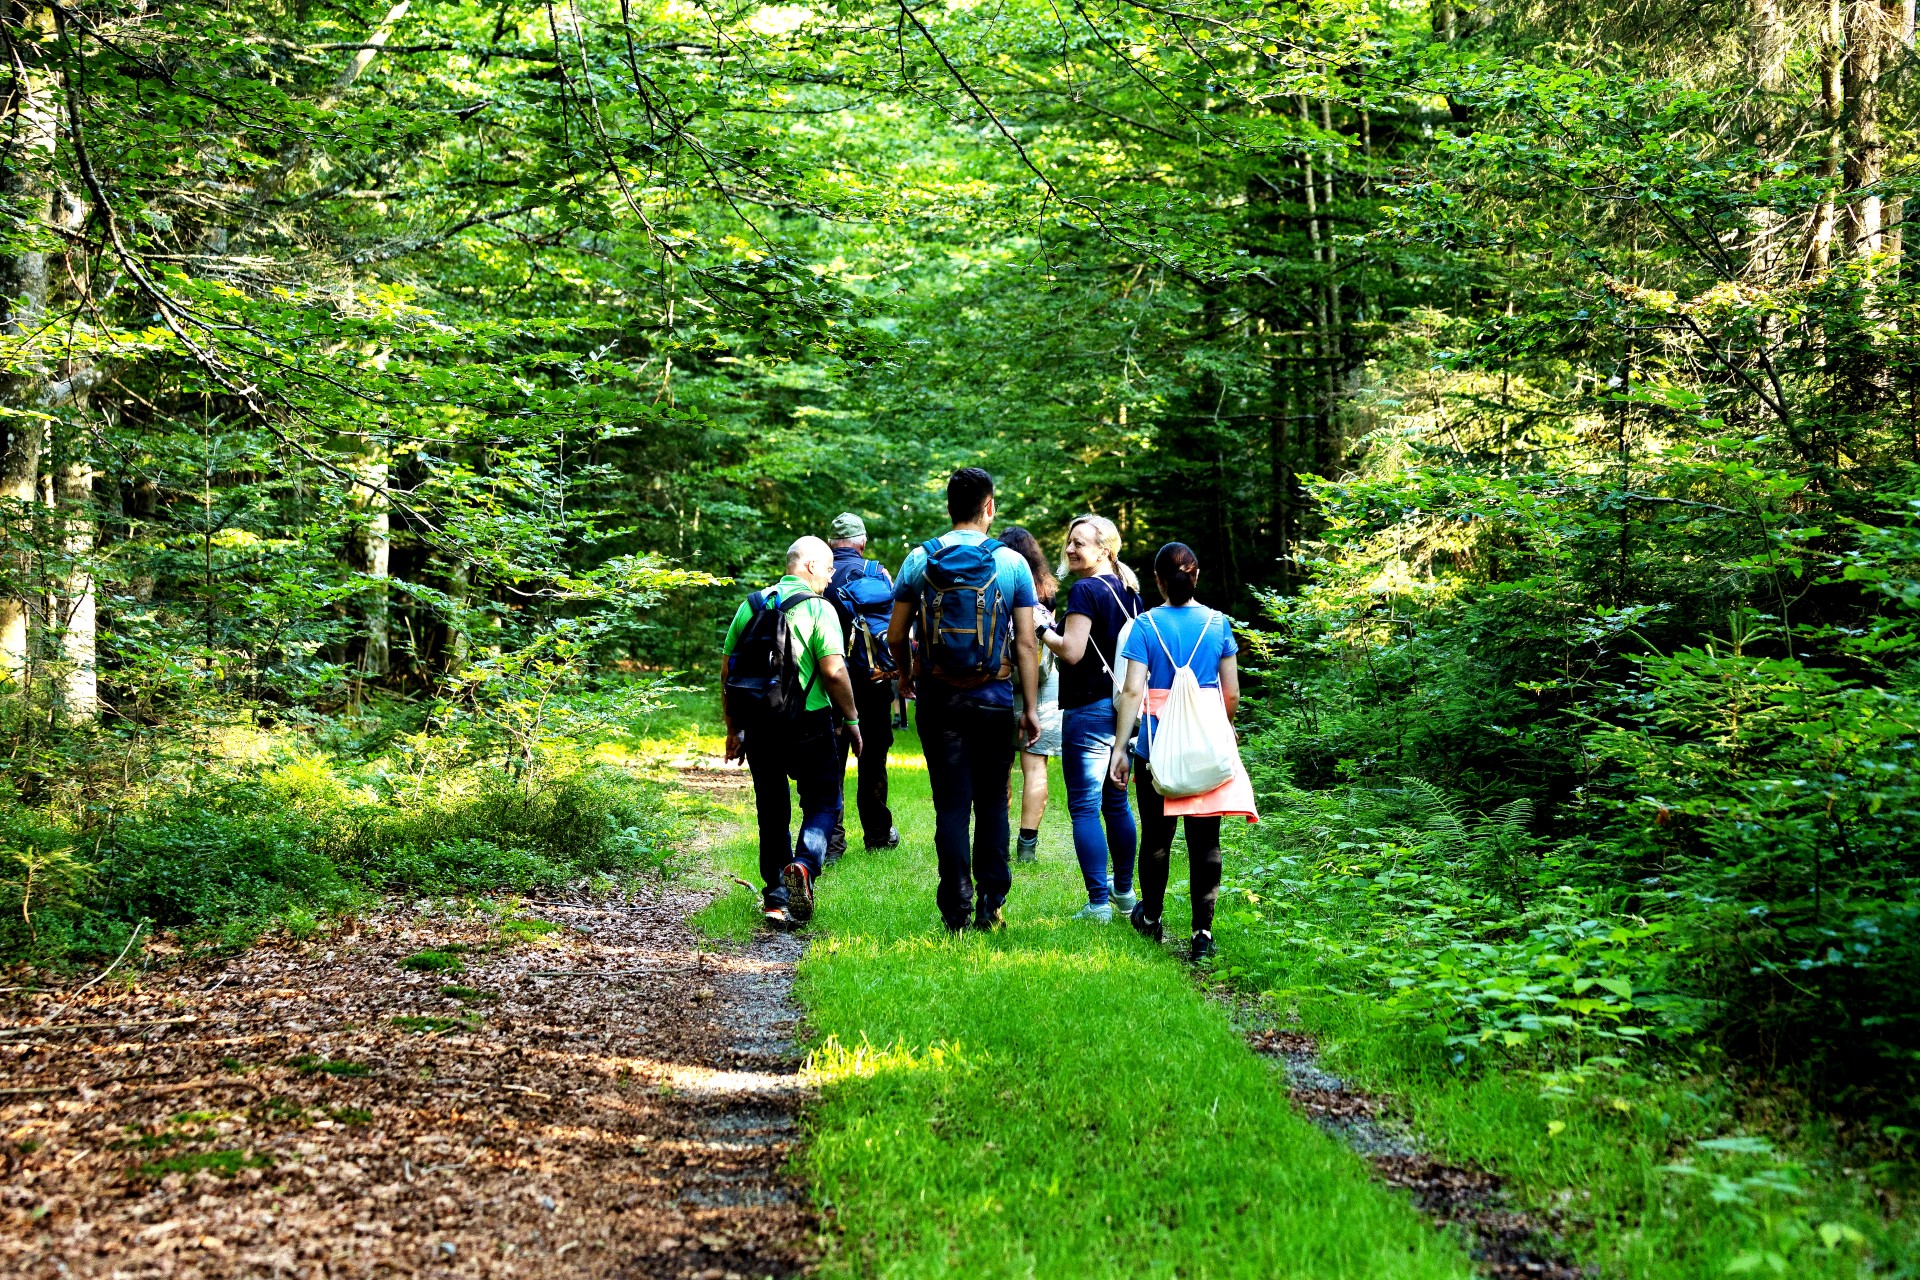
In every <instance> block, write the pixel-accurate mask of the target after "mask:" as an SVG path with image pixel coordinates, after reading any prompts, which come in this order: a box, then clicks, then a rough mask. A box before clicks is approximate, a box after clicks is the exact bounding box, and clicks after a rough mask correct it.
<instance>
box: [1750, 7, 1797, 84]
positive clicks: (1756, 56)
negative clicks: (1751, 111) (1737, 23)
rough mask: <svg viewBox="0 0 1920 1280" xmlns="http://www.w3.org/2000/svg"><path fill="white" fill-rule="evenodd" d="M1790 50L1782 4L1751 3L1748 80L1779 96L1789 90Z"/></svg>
mask: <svg viewBox="0 0 1920 1280" xmlns="http://www.w3.org/2000/svg"><path fill="white" fill-rule="evenodd" d="M1787 50H1788V36H1787V22H1786V18H1785V16H1784V15H1783V14H1782V13H1781V12H1780V0H1747V76H1748V78H1750V79H1751V80H1752V81H1753V87H1754V88H1756V89H1758V90H1760V92H1762V93H1765V94H1775V93H1778V92H1780V91H1781V90H1782V89H1784V88H1785V87H1786V83H1787Z"/></svg>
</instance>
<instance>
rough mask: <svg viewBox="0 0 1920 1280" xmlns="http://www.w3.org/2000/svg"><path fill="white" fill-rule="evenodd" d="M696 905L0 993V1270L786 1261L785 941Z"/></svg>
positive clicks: (624, 907) (588, 908)
mask: <svg viewBox="0 0 1920 1280" xmlns="http://www.w3.org/2000/svg"><path fill="white" fill-rule="evenodd" d="M703 902H704V898H702V897H701V896H700V895H697V894H695V893H692V892H689V891H685V890H681V889H676V888H672V887H668V888H662V889H654V890H649V891H647V893H646V895H645V896H641V897H637V898H634V899H629V900H625V901H603V902H586V901H580V902H554V903H544V904H536V905H533V906H530V907H529V908H528V909H527V911H526V912H525V914H526V915H529V916H532V917H536V918H538V919H541V920H546V921H550V922H552V923H554V924H556V925H560V926H562V927H561V928H560V929H559V930H558V931H556V932H553V933H550V934H547V935H546V936H544V937H539V938H535V939H533V940H532V941H528V942H519V943H515V944H512V945H506V946H503V945H501V943H500V936H501V935H500V934H499V932H498V931H497V930H496V929H495V928H494V927H493V925H492V924H491V922H490V921H488V920H487V919H486V918H485V917H479V918H472V917H468V918H458V917H453V916H445V915H431V914H407V913H400V912H394V913H388V914H382V915H378V916H374V917H371V918H366V919H362V920H360V921H358V922H357V923H355V924H353V925H351V926H349V927H348V928H347V929H345V930H343V931H341V932H336V933H334V934H332V935H330V936H326V937H323V938H317V939H315V940H312V941H308V942H296V941H292V940H285V939H282V940H270V941H267V942H265V943H263V944H261V945H259V946H257V947H255V948H253V949H251V950H249V951H247V952H246V953H244V954H241V955H238V956H234V957H230V958H226V959H218V960H210V961H202V962H192V963H188V962H180V963H177V964H175V965H174V966H173V967H171V968H167V969H159V968H155V969H152V970H150V971H148V972H146V973H144V974H141V975H138V976H137V977H136V978H135V979H134V980H133V981H131V982H130V983H126V984H124V985H116V984H115V983H114V982H109V983H104V984H102V985H100V986H98V987H96V988H94V989H93V990H92V991H89V992H87V993H85V994H84V995H82V996H81V997H80V998H79V999H78V1000H77V1001H76V1002H75V1003H74V1005H73V1007H72V1008H65V1009H63V1008H61V1001H62V1000H63V999H65V997H64V996H62V995H58V994H55V995H51V996H50V995H46V994H41V995H26V994H19V993H15V994H11V995H5V996H0V1064H4V1070H0V1152H3V1153H4V1160H5V1184H4V1187H0V1273H4V1274H8V1275H22V1276H26V1275H35V1276H40V1275H44V1276H54V1275H59V1276H102V1277H105V1276H111V1277H116V1278H128V1280H131V1278H133V1277H148V1276H165V1277H226V1276H236V1277H237V1276H258V1275H276V1276H279V1275H286V1276H293V1277H322V1276H328V1277H330V1276H337V1275H346V1274H352V1275H356V1276H360V1275H371V1274H374V1273H376V1272H378V1273H385V1274H396V1273H397V1274H409V1275H411V1274H428V1273H431V1274H434V1275H449V1276H456V1275H457V1276H482V1275H485V1276H502V1277H504V1276H530V1277H531V1276H538V1277H550V1276H567V1277H572V1276H581V1277H587V1276H615V1275H617V1276H622V1277H629V1276H630V1277H694V1278H699V1280H746V1278H749V1277H752V1278H758V1277H763V1276H790V1275H795V1274H798V1273H799V1272H800V1271H801V1270H802V1269H803V1268H804V1267H805V1266H806V1265H807V1264H808V1263H809V1261H810V1260H811V1258H812V1256H813V1241H814V1239H815V1233H816V1231H817V1223H816V1222H815V1219H814V1217H813V1215H812V1213H811V1212H810V1210H809V1209H808V1208H807V1207H806V1200H805V1193H804V1190H803V1188H802V1187H801V1186H800V1185H799V1184H798V1183H797V1182H796V1181H795V1180H794V1179H793V1178H792V1177H791V1176H790V1175H789V1173H788V1155H789V1152H790V1151H791V1149H792V1147H793V1144H794V1142H795V1141H796V1140H797V1138H798V1136H799V1134H798V1128H797V1123H796V1110H797V1108H798V1106H799V1104H800V1102H801V1100H802V1096H803V1086H802V1083H801V1080H800V1077H799V1076H798V1075H797V1073H796V1065H797V1064H796V1062H795V1060H794V1052H793V1047H792V1036H793V1029H794V1020H795V1017H796V1011H795V1010H794V1008H793V1007H792V1005H791V1003H790V1001H789V998H788V991H789V987H790V985H791V980H792V967H793V961H794V959H795V958H796V957H797V956H798V954H799V950H800V946H799V943H798V942H797V941H796V940H794V939H791V938H780V937H762V938H758V939H756V940H755V941H754V942H752V943H751V944H749V945H747V946H746V947H744V948H741V949H739V950H735V951H714V950H706V949H703V947H702V945H701V944H700V942H699V941H698V940H697V938H696V937H695V935H694V934H693V932H692V931H691V930H690V929H689V927H688V926H687V924H686V918H687V915H688V913H689V912H691V911H692V910H695V909H697V908H698V907H699V906H700V905H702V903H703ZM453 948H465V949H464V950H457V951H453V952H452V953H453V954H455V955H457V956H458V957H459V961H460V963H461V965H462V967H461V969H460V970H459V971H451V970H449V971H445V972H421V971H416V970H411V969H407V968H402V967H401V965H400V961H401V960H403V959H405V958H407V957H409V956H411V955H414V954H415V953H417V952H420V951H422V950H436V951H441V952H447V951H449V950H450V949H453ZM150 954H151V953H150ZM56 1011H57V1016H56V1017H53V1018H51V1019H49V1017H48V1015H49V1014H53V1013H55V1012H56ZM396 1020H399V1021H396ZM49 1022H51V1023H52V1024H53V1025H48V1023H49Z"/></svg>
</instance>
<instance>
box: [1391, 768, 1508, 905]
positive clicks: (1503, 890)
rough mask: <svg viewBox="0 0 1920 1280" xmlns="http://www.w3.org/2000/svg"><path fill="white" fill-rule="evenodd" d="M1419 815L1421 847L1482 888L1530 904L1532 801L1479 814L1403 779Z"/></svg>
mask: <svg viewBox="0 0 1920 1280" xmlns="http://www.w3.org/2000/svg"><path fill="white" fill-rule="evenodd" d="M1401 781H1402V782H1404V783H1405V784H1406V788H1407V793H1408V795H1409V797H1410V798H1411V799H1412V800H1413V802H1414V807H1415V809H1416V810H1417V813H1418V823H1417V829H1418V830H1419V831H1420V832H1421V834H1422V837H1423V838H1422V839H1421V840H1420V841H1419V842H1418V843H1419V845H1420V846H1421V847H1422V848H1424V849H1426V850H1427V851H1429V852H1431V853H1433V854H1435V855H1437V856H1439V857H1440V858H1441V859H1442V860H1444V861H1445V862H1446V863H1447V865H1448V866H1449V867H1450V868H1452V869H1453V870H1454V871H1456V872H1459V873H1462V874H1465V875H1467V876H1469V877H1471V878H1472V879H1473V880H1474V881H1476V882H1477V883H1478V884H1479V885H1480V886H1481V887H1482V888H1485V889H1487V890H1489V891H1491V892H1495V893H1500V894H1503V895H1507V896H1510V897H1511V898H1513V900H1514V901H1515V902H1524V901H1525V900H1526V896H1527V894H1526V890H1527V885H1528V881H1529V880H1530V878H1531V877H1530V876H1529V875H1528V874H1527V871H1528V864H1529V863H1530V862H1531V860H1532V858H1533V855H1534V851H1535V848H1536V846H1537V844H1538V842H1537V841H1536V840H1535V839H1534V836H1533V833H1532V832H1531V831H1530V830H1529V828H1530V827H1531V825H1532V823H1533V801H1532V800H1530V799H1526V798H1522V799H1519V800H1509V801H1508V802H1507V803H1505V804H1503V805H1501V806H1500V807H1499V808H1497V809H1495V810H1493V811H1492V812H1490V813H1477V812H1475V811H1473V810H1472V809H1470V808H1468V807H1467V805H1466V804H1465V803H1464V802H1462V801H1461V800H1460V799H1459V797H1457V796H1453V795H1449V794H1448V793H1447V792H1446V790H1445V789H1444V788H1442V787H1439V786H1436V785H1435V784H1434V783H1432V782H1429V781H1428V780H1427V779H1425V778H1403V779H1402V780H1401Z"/></svg>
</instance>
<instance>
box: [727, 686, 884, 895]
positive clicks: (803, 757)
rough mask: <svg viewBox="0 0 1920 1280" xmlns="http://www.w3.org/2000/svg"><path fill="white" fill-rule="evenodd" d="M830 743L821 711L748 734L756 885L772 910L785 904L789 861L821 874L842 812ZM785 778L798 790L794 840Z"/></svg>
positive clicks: (829, 721) (829, 723) (828, 723)
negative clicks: (756, 831)
mask: <svg viewBox="0 0 1920 1280" xmlns="http://www.w3.org/2000/svg"><path fill="white" fill-rule="evenodd" d="M862 727H863V728H864V727H865V726H864V725H862ZM833 739H834V732H833V715H832V713H831V712H830V711H827V710H825V709H822V710H819V711H808V712H805V713H803V714H802V715H800V716H798V717H796V718H794V719H793V720H791V721H788V722H786V723H783V724H776V725H771V726H766V727H752V728H749V729H748V730H747V768H748V769H749V770H750V771H751V772H752V773H753V805H754V808H755V810H757V811H758V813H759V817H760V881H761V883H762V884H764V885H766V886H767V887H766V889H765V890H764V892H763V893H762V895H761V896H762V897H763V898H764V899H765V901H766V904H767V905H768V906H770V907H783V906H785V905H786V904H787V891H786V889H785V888H784V887H783V886H782V885H781V883H780V873H781V872H782V871H783V870H785V869H786V865H787V864H788V863H789V862H798V863H799V864H800V865H802V866H804V867H805V868H806V869H807V870H808V871H809V872H810V873H811V874H813V875H816V876H817V875H819V874H820V860H821V858H823V857H824V856H825V855H826V852H827V833H828V832H829V831H831V830H833V823H834V819H835V818H837V817H838V816H839V814H840V770H839V768H838V767H837V766H838V763H839V759H840V757H839V753H838V752H837V751H836V750H835V748H834V742H833ZM789 778H791V779H792V780H793V781H794V782H796V783H798V784H799V787H800V839H799V841H798V842H796V841H795V840H794V838H793V833H792V829H791V823H792V820H793V811H792V807H791V801H792V796H791V795H790V794H789V792H788V789H787V780H788V779H789Z"/></svg>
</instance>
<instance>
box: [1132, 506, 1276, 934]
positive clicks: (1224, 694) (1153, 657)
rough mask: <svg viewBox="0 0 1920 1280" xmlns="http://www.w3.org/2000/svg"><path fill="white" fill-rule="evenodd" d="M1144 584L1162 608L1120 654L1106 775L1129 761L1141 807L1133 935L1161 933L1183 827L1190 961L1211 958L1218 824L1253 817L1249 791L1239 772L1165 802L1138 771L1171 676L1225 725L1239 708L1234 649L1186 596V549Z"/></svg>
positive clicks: (1167, 555)
mask: <svg viewBox="0 0 1920 1280" xmlns="http://www.w3.org/2000/svg"><path fill="white" fill-rule="evenodd" d="M1153 576H1154V579H1155V581H1156V582H1158V583H1159V586H1160V594H1161V595H1162V596H1164V597H1166V601H1167V602H1166V603H1165V604H1164V605H1161V606H1160V607H1159V608H1158V609H1154V610H1152V611H1151V612H1149V613H1148V614H1146V615H1145V616H1144V617H1142V618H1141V619H1140V621H1139V622H1138V623H1136V624H1135V625H1134V628H1133V631H1132V633H1131V634H1129V635H1128V637H1127V643H1126V646H1125V647H1124V648H1123V649H1122V650H1121V651H1120V653H1121V656H1122V657H1125V658H1131V659H1132V660H1133V661H1134V662H1136V663H1138V664H1139V665H1138V666H1136V667H1134V668H1133V670H1132V671H1131V672H1129V673H1128V676H1127V683H1126V687H1125V689H1123V690H1122V691H1121V695H1120V698H1119V707H1118V719H1117V723H1116V733H1117V738H1118V741H1117V742H1116V744H1115V746H1114V748H1113V752H1112V756H1111V760H1110V762H1109V776H1110V777H1111V779H1112V780H1113V781H1114V782H1116V783H1118V784H1120V785H1121V786H1125V785H1126V781H1127V774H1128V773H1129V772H1130V771H1132V770H1133V769H1134V766H1135V763H1136V762H1135V760H1134V759H1133V756H1134V755H1136V754H1137V755H1138V757H1139V759H1138V762H1137V763H1138V773H1137V775H1136V780H1135V784H1134V794H1135V796H1136V797H1137V798H1138V800H1139V802H1140V888H1141V889H1142V890H1143V892H1142V894H1141V902H1140V905H1139V906H1138V907H1136V908H1134V910H1133V913H1132V917H1131V918H1132V920H1133V927H1134V928H1135V929H1138V930H1139V931H1140V932H1141V933H1143V934H1145V935H1146V936H1147V937H1149V938H1152V939H1153V940H1154V941H1155V942H1158V941H1160V940H1161V938H1162V937H1163V936H1164V934H1165V928H1164V926H1163V925H1162V923H1161V919H1160V917H1161V911H1162V909H1163V908H1164V907H1165V905H1166V897H1167V877H1168V875H1169V871H1170V867H1171V864H1172V861H1173V833H1174V827H1175V826H1176V825H1177V824H1178V823H1179V821H1180V818H1181V817H1182V816H1184V817H1185V818H1186V820H1187V868H1188V880H1189V882H1190V883H1191V885H1192V889H1193V959H1194V960H1195V961H1200V960H1205V959H1207V958H1208V957H1209V956H1211V955H1213V951H1214V948H1213V906H1214V900H1215V898H1216V897H1217V896H1218V894H1219V891H1220V819H1221V817H1222V816H1223V815H1226V814H1236V815H1245V816H1247V817H1249V818H1251V817H1252V816H1253V812H1252V805H1253V794H1252V787H1251V786H1250V785H1248V783H1247V781H1246V777H1245V773H1244V771H1238V772H1236V775H1235V776H1234V778H1233V779H1231V780H1230V781H1228V782H1226V783H1224V784H1222V785H1221V786H1220V787H1218V788H1216V789H1215V790H1214V791H1209V792H1207V793H1206V794H1205V795H1200V796H1181V797H1174V798H1170V797H1166V796H1162V795H1161V794H1160V792H1159V791H1158V790H1156V789H1155V788H1154V785H1153V770H1152V768H1151V766H1149V765H1148V764H1147V758H1146V750H1147V744H1148V743H1150V742H1151V741H1152V740H1153V730H1154V728H1155V727H1156V725H1155V719H1156V717H1155V715H1154V713H1155V712H1157V711H1158V710H1159V709H1160V707H1161V706H1162V705H1164V703H1165V701H1166V696H1167V691H1168V690H1170V689H1172V688H1173V677H1174V673H1175V672H1176V671H1177V670H1179V668H1180V667H1181V666H1187V667H1191V668H1192V670H1193V674H1194V678H1195V680H1196V681H1197V682H1198V683H1199V685H1200V687H1201V688H1202V689H1218V690H1219V691H1220V697H1221V699H1222V701H1224V702H1225V703H1226V708H1227V718H1228V719H1229V720H1231V719H1232V718H1233V715H1234V713H1235V712H1236V711H1238V710H1239V709H1240V669H1239V664H1238V659H1236V658H1235V656H1234V655H1235V654H1236V653H1238V652H1239V645H1238V644H1237V643H1236V642H1235V641H1234V638H1233V626H1232V624H1231V623H1229V622H1228V620H1227V616H1226V615H1225V614H1224V613H1216V612H1214V611H1213V610H1212V609H1209V608H1207V607H1206V606H1205V605H1203V604H1201V603H1200V602H1199V601H1197V600H1195V599H1194V598H1193V591H1194V587H1195V585H1196V584H1197V583H1198V582H1199V580H1200V563H1199V561H1198V560H1196V559H1195V558H1194V554H1193V551H1192V549H1191V548H1189V547H1188V546H1187V545H1186V544H1185V543H1180V542H1169V543H1168V544H1167V545H1166V546H1164V547H1162V548H1160V554H1159V555H1157V556H1155V557H1154V559H1153ZM1143 703H1144V704H1145V708H1146V716H1145V723H1144V724H1143V725H1142V726H1141V730H1140V746H1139V747H1138V748H1137V751H1135V752H1129V751H1128V750H1127V747H1126V745H1125V743H1126V736H1127V735H1128V734H1129V733H1131V732H1132V730H1133V726H1134V721H1135V719H1136V718H1138V717H1139V716H1140V712H1141V710H1142V704H1143Z"/></svg>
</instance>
